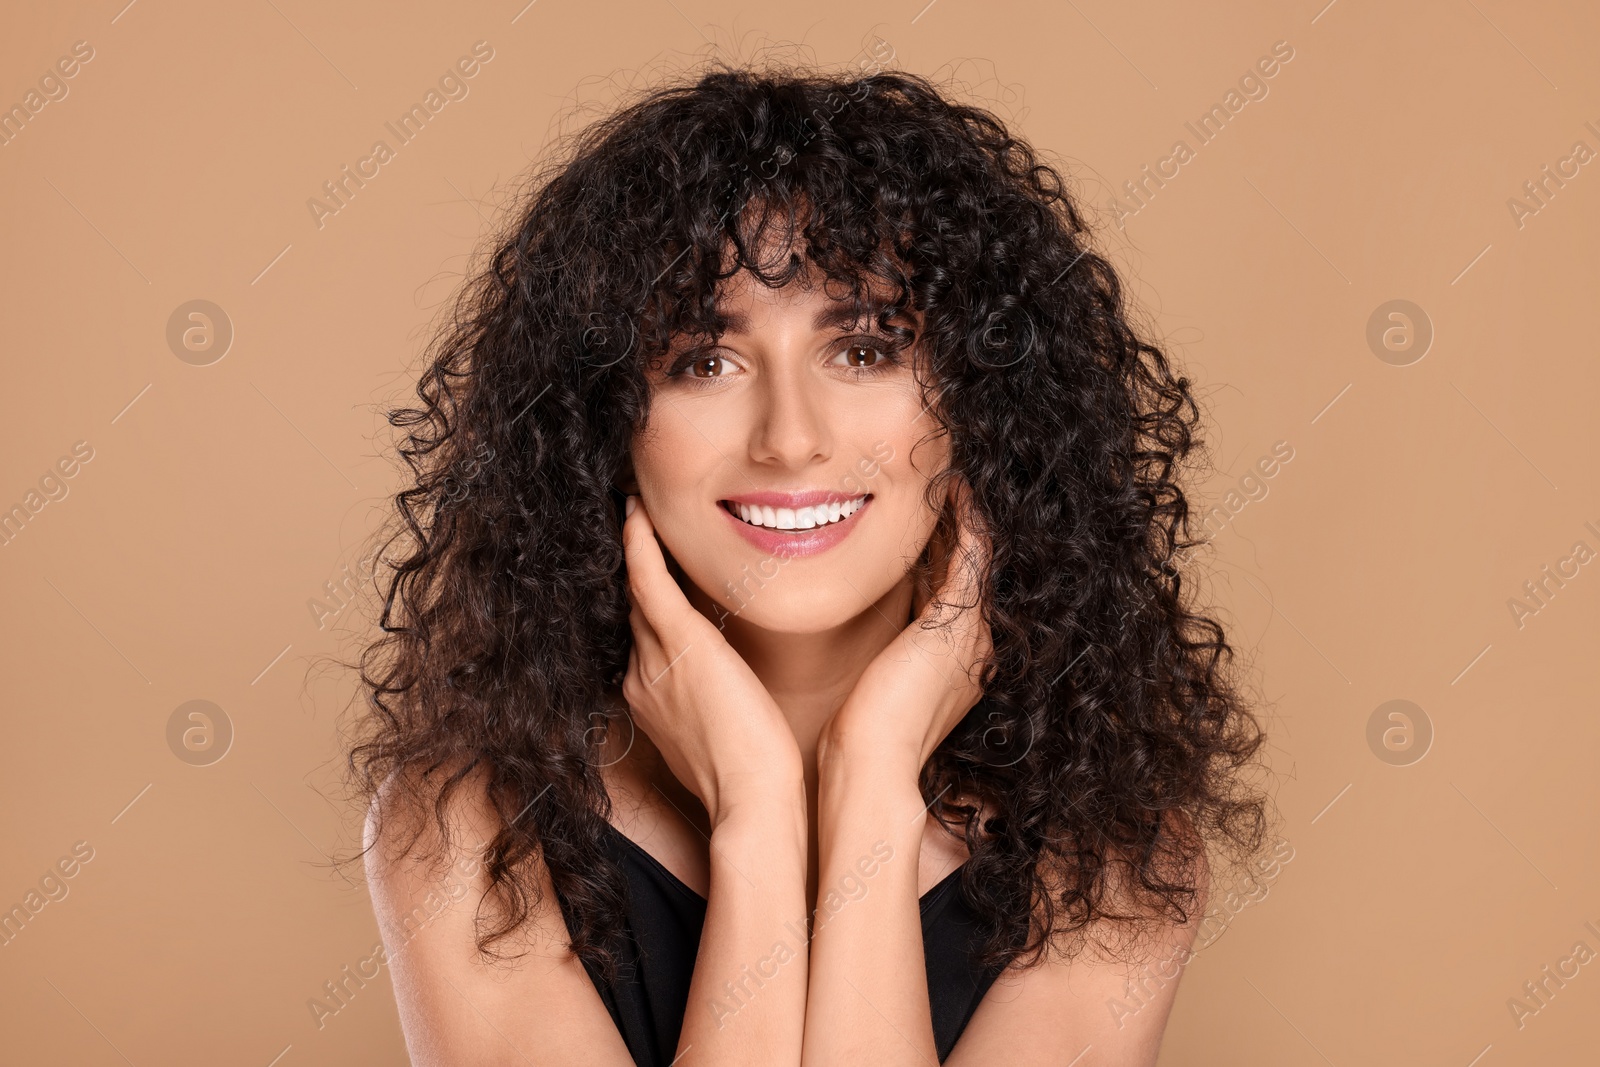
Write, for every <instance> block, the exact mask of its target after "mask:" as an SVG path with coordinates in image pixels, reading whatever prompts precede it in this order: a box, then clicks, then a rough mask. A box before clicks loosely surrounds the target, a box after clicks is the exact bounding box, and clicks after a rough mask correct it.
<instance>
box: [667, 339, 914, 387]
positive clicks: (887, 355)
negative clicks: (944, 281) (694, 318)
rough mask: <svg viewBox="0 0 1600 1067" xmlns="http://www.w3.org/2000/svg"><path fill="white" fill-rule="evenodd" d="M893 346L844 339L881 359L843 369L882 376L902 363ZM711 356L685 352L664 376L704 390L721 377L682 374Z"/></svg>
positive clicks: (848, 345) (708, 351) (704, 351)
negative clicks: (870, 350)
mask: <svg viewBox="0 0 1600 1067" xmlns="http://www.w3.org/2000/svg"><path fill="white" fill-rule="evenodd" d="M893 346H894V342H892V341H890V340H889V339H888V338H886V337H870V336H864V337H848V338H845V340H844V345H843V347H844V348H870V349H872V350H873V351H875V352H877V353H878V355H880V356H882V357H883V358H882V359H880V360H879V361H878V362H877V364H875V365H874V366H871V367H846V368H844V369H846V370H849V371H853V372H854V376H855V377H856V378H857V379H864V378H870V377H872V376H874V375H877V374H883V373H885V372H887V371H889V370H892V369H894V368H895V367H899V366H901V365H902V364H903V363H904V360H902V359H901V358H900V355H899V353H898V352H897V351H896V349H895V348H894V347H893ZM836 354H837V353H836ZM712 356H716V349H714V348H703V349H699V350H697V351H692V352H686V353H684V354H683V355H682V356H680V357H678V361H677V362H676V363H674V364H673V365H672V367H671V368H670V369H669V370H668V371H667V372H666V375H665V376H666V377H668V378H679V379H682V380H684V381H686V382H688V383H690V384H691V385H693V386H694V387H695V388H704V387H706V386H708V385H710V384H711V383H713V382H715V381H716V380H717V379H718V378H720V377H722V376H721V375H720V374H718V375H712V376H711V377H709V378H702V377H700V376H698V375H694V374H685V373H684V372H685V371H687V370H688V369H689V368H690V367H691V366H693V365H694V364H696V363H698V362H700V361H701V360H703V359H707V358H710V357H712ZM716 358H718V359H721V358H722V357H721V356H716Z"/></svg>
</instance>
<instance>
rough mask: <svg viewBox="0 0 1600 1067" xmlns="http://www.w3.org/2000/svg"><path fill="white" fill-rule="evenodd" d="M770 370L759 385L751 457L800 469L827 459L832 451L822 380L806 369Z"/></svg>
mask: <svg viewBox="0 0 1600 1067" xmlns="http://www.w3.org/2000/svg"><path fill="white" fill-rule="evenodd" d="M798 362H799V361H790V362H788V363H787V366H789V367H790V368H791V370H790V371H789V372H779V373H771V374H768V375H766V376H765V377H764V380H763V381H762V382H761V384H760V387H759V393H760V401H759V403H758V405H757V411H756V413H755V425H754V426H753V427H752V429H751V434H750V458H751V459H752V460H754V461H755V462H757V463H763V464H769V465H775V466H781V467H786V468H791V469H794V470H799V469H802V468H804V467H807V466H809V465H811V464H812V463H815V462H817V461H819V460H826V459H827V458H828V457H829V455H830V454H831V450H832V447H833V445H832V438H833V434H832V429H831V427H830V425H829V413H828V405H827V397H826V396H825V395H824V391H823V390H822V389H821V388H820V387H819V386H820V383H818V382H816V381H814V380H812V376H810V375H807V374H805V373H804V372H803V371H796V370H793V368H794V367H795V365H796V363H798Z"/></svg>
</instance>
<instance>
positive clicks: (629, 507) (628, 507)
mask: <svg viewBox="0 0 1600 1067" xmlns="http://www.w3.org/2000/svg"><path fill="white" fill-rule="evenodd" d="M637 503H639V498H638V497H635V496H631V495H630V496H629V497H628V500H627V502H626V503H625V504H623V505H622V514H623V516H624V517H627V516H629V515H632V514H633V507H634V505H635V504H637Z"/></svg>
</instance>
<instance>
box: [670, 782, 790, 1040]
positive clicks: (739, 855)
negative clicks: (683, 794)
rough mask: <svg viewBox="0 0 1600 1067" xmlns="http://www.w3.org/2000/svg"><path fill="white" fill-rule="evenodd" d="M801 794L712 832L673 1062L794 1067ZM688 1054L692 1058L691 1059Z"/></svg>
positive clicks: (755, 807) (782, 796)
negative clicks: (706, 889)
mask: <svg viewBox="0 0 1600 1067" xmlns="http://www.w3.org/2000/svg"><path fill="white" fill-rule="evenodd" d="M805 885H806V807H805V787H804V784H803V783H802V782H798V781H797V782H796V783H795V785H794V787H793V788H792V789H790V788H783V789H777V790H774V791H771V792H769V793H767V794H766V795H764V796H763V797H761V798H755V799H751V800H749V801H746V802H742V803H740V804H738V805H735V806H734V807H733V809H732V810H731V811H729V812H727V813H726V814H724V815H722V816H721V817H720V818H719V819H718V820H717V821H716V823H715V826H714V828H713V829H712V832H711V892H710V898H709V902H708V904H707V906H706V919H705V925H704V927H703V928H702V930H701V934H700V950H699V954H698V956H697V957H696V960H695V968H694V977H693V978H692V979H691V981H690V983H689V1002H688V1005H687V1007H686V1009H685V1011H684V1020H683V1031H682V1036H681V1037H680V1038H679V1040H678V1048H677V1054H678V1055H679V1056H682V1055H683V1054H684V1053H685V1052H688V1053H689V1054H688V1055H687V1056H684V1058H683V1061H682V1062H683V1063H685V1064H694V1065H695V1067H723V1065H726V1067H735V1065H737V1067H747V1065H749V1064H755V1063H760V1064H776V1065H793V1064H798V1063H799V1062H800V1044H801V1037H802V1033H803V1029H804V1025H805V1006H806V1003H805V1002H806V980H807V965H806V943H805V928H804V923H803V918H802V917H803V916H804V915H805V910H806V901H805ZM691 1048H692V1050H693V1051H690V1049H691Z"/></svg>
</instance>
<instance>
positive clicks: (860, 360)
mask: <svg viewBox="0 0 1600 1067" xmlns="http://www.w3.org/2000/svg"><path fill="white" fill-rule="evenodd" d="M868 352H871V353H873V354H874V355H875V356H882V355H883V353H882V352H879V351H878V349H877V348H876V347H874V346H873V345H850V346H849V347H847V348H846V349H845V350H844V354H845V362H846V363H847V364H849V365H850V366H852V367H862V368H868V367H873V366H876V365H877V360H876V359H873V360H871V362H868V361H867V358H866V355H865V354H866V353H868Z"/></svg>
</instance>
